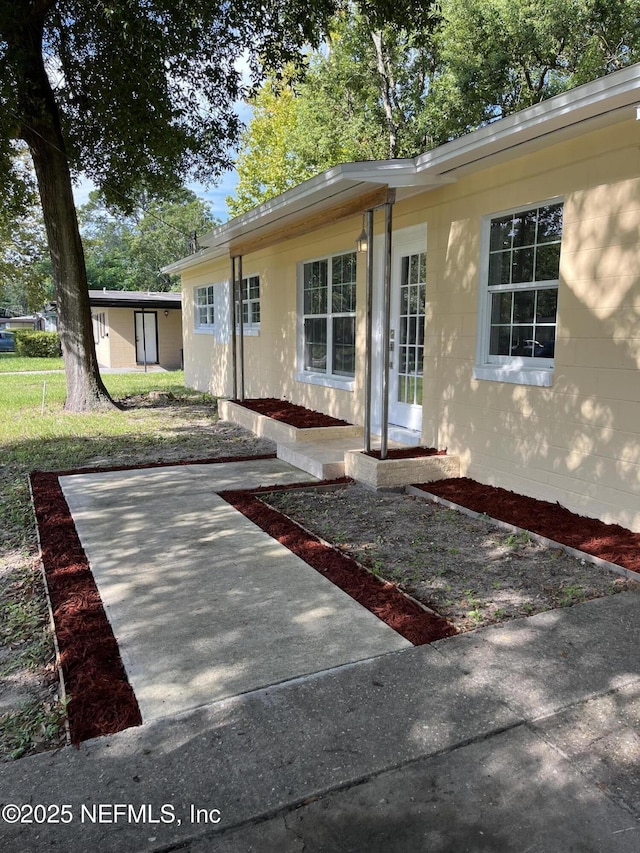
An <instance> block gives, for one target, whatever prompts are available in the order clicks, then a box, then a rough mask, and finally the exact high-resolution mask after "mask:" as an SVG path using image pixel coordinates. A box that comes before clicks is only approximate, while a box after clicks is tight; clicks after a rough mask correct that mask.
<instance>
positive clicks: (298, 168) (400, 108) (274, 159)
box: [227, 4, 437, 215]
mask: <svg viewBox="0 0 640 853" xmlns="http://www.w3.org/2000/svg"><path fill="white" fill-rule="evenodd" d="M428 10H429V4H424V5H423V7H422V9H421V17H420V19H419V20H420V22H421V24H422V29H419V30H417V29H413V28H412V29H411V30H408V29H407V28H406V27H403V26H400V25H399V24H398V22H395V23H390V24H383V23H382V22H381V21H380V19H379V18H378V17H377V16H376V15H375V13H374V11H373V10H371V11H367V12H366V13H365V12H363V11H359V10H358V9H356V8H355V7H353V6H352V5H350V6H349V7H348V8H347V9H346V10H344V11H343V12H342V13H340V14H339V15H338V16H336V17H335V18H334V20H333V21H332V22H331V26H330V28H329V31H328V33H327V36H326V41H325V44H324V46H323V48H322V50H318V51H316V52H314V53H312V54H311V55H310V56H309V59H308V62H307V66H306V68H305V69H304V71H303V72H302V73H301V72H300V71H299V70H298V73H294V71H293V70H291V71H290V72H289V74H287V75H285V76H281V77H278V78H277V79H270V80H268V81H267V82H266V83H265V85H264V86H263V87H262V89H261V90H260V91H259V92H258V95H257V96H256V97H255V99H254V100H253V101H252V102H251V105H252V107H253V117H252V119H251V121H250V123H249V126H248V128H247V130H246V131H245V133H244V134H243V136H242V140H241V147H240V151H239V155H238V159H237V162H236V169H237V171H238V174H239V177H240V180H239V183H238V188H237V190H236V194H235V196H234V197H232V198H228V199H227V205H228V208H229V211H230V213H232V215H238V214H239V213H242V212H243V211H245V210H248V209H249V208H251V207H253V206H254V205H256V204H259V203H260V202H262V201H266V200H267V199H268V198H271V197H272V196H274V195H277V194H278V193H280V192H283V191H284V190H285V189H288V188H289V187H291V186H294V185H295V184H297V183H299V182H300V181H301V180H304V179H305V178H308V177H311V176H312V175H315V174H317V173H318V172H321V171H323V170H324V169H328V168H330V167H331V166H334V165H336V164H337V163H344V162H349V161H351V160H376V159H384V158H387V157H406V156H413V155H414V154H417V153H419V152H420V151H422V150H424V148H425V146H426V145H427V140H426V135H425V129H424V123H423V122H422V120H421V114H422V111H423V107H424V99H425V95H426V93H427V91H428V89H429V86H430V83H431V80H432V77H433V75H434V74H435V73H436V70H437V63H436V60H435V57H434V55H433V49H432V48H433V44H432V39H431V37H430V33H431V30H432V29H433V27H434V25H435V22H436V20H437V19H436V18H435V17H434V16H433V15H432V14H430V13H429V12H428Z"/></svg>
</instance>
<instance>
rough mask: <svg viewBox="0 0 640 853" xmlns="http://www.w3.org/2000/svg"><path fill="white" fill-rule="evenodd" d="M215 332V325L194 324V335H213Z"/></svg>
mask: <svg viewBox="0 0 640 853" xmlns="http://www.w3.org/2000/svg"><path fill="white" fill-rule="evenodd" d="M215 332H216V327H215V326H196V328H195V329H194V330H193V334H194V335H214V334H215Z"/></svg>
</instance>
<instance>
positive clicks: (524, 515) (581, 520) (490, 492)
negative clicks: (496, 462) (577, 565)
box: [416, 477, 640, 572]
mask: <svg viewBox="0 0 640 853" xmlns="http://www.w3.org/2000/svg"><path fill="white" fill-rule="evenodd" d="M416 488H418V489H422V490H424V491H425V492H431V494H434V495H437V496H438V497H441V498H444V499H445V500H448V501H452V502H453V503H456V504H460V506H464V507H466V508H467V509H471V510H474V511H475V512H480V513H486V515H489V516H491V518H496V519H498V520H499V521H506V522H508V523H509V524H515V525H516V526H517V527H522V528H524V529H525V530H530V531H531V532H532V533H537V534H539V535H540V536H546V537H547V538H548V539H552V540H553V541H554V542H559V543H560V544H562V545H568V546H569V547H571V548H576V549H577V550H579V551H584V552H585V553H587V554H591V555H592V556H594V557H600V559H602V560H607V561H608V562H610V563H615V564H616V565H618V566H622V567H623V568H625V569H629V571H632V572H640V533H633V532H632V531H631V530H627V529H626V528H625V527H620V525H618V524H605V522H604V521H599V520H598V519H596V518H588V517H586V516H581V515H576V513H573V512H570V511H569V510H568V509H565V508H564V507H563V506H561V505H560V504H559V503H551V502H549V501H541V500H537V499H536V498H529V497H526V496H525V495H519V494H517V493H516V492H510V491H508V490H507V489H502V488H499V487H498V486H485V485H483V484H482V483H477V482H476V481H475V480H470V479H469V478H468V477H456V478H452V479H449V480H438V481H437V482H435V483H424V484H420V485H416Z"/></svg>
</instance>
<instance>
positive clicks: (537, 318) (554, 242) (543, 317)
mask: <svg viewBox="0 0 640 853" xmlns="http://www.w3.org/2000/svg"><path fill="white" fill-rule="evenodd" d="M562 212H563V205H562V203H554V204H547V205H541V206H539V207H534V208H531V209H526V210H519V211H516V212H514V213H509V214H506V215H504V216H498V217H495V218H493V219H491V221H490V223H489V226H488V230H489V233H488V260H487V262H486V267H485V273H486V292H485V295H484V303H483V304H482V305H481V309H482V310H481V322H482V324H483V327H482V329H481V336H480V338H481V341H482V345H481V348H482V352H481V353H480V358H479V362H480V366H482V365H495V366H496V367H498V368H500V369H501V370H502V373H499V372H495V371H494V372H493V373H492V372H491V371H490V370H489V371H485V373H484V375H483V372H482V371H481V370H476V374H475V375H476V376H477V378H481V379H483V378H484V379H497V378H502V379H507V380H509V379H510V380H511V381H524V382H527V378H526V376H524V378H523V374H522V371H527V370H534V371H535V370H536V369H538V370H545V369H546V370H547V371H548V370H549V369H550V368H551V367H552V366H553V356H554V352H555V342H556V314H557V305H558V279H559V270H560V243H561V239H562ZM513 370H520V371H521V372H520V374H517V375H515V374H514V375H512V376H511V377H510V376H509V375H508V374H509V371H513ZM539 378H540V377H539ZM531 382H532V384H549V382H548V381H546V380H545V379H544V377H542V379H541V381H538V380H536V378H535V376H533V378H532V380H531Z"/></svg>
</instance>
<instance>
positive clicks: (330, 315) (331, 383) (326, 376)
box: [296, 249, 358, 391]
mask: <svg viewBox="0 0 640 853" xmlns="http://www.w3.org/2000/svg"><path fill="white" fill-rule="evenodd" d="M343 255H354V256H355V263H356V277H357V265H358V256H357V253H356V252H355V250H353V249H345V250H343V251H341V252H333V253H332V254H330V255H321V256H319V257H316V258H306V259H305V260H304V261H302V262H300V263H299V264H298V311H297V316H298V335H297V337H298V372H297V373H296V379H297V381H298V382H306V383H308V384H311V385H323V386H325V387H328V388H339V389H341V390H344V391H353V389H354V387H355V366H354V375H353V376H344V375H340V374H334V373H332V372H330V371H327V372H326V373H324V372H319V371H313V370H305V366H304V362H305V352H304V348H305V337H304V322H305V319H307V318H310V317H316V318H318V319H321V318H325V319H326V323H327V355H328V357H329V358H331V357H332V353H333V322H332V321H333V320H334V319H336V318H339V317H353V318H354V323H355V322H357V320H356V318H357V310H356V307H355V306H354V310H353V311H348V312H335V313H334V312H333V311H332V310H331V307H332V306H331V295H332V294H331V287H332V262H333V260H334V258H339V257H342V256H343ZM317 262H326V264H327V311H326V313H324V314H305V312H304V269H305V266H307V265H308V264H313V263H317ZM354 285H355V286H356V289H357V280H356V279H354ZM356 299H357V296H356ZM331 367H333V365H331Z"/></svg>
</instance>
